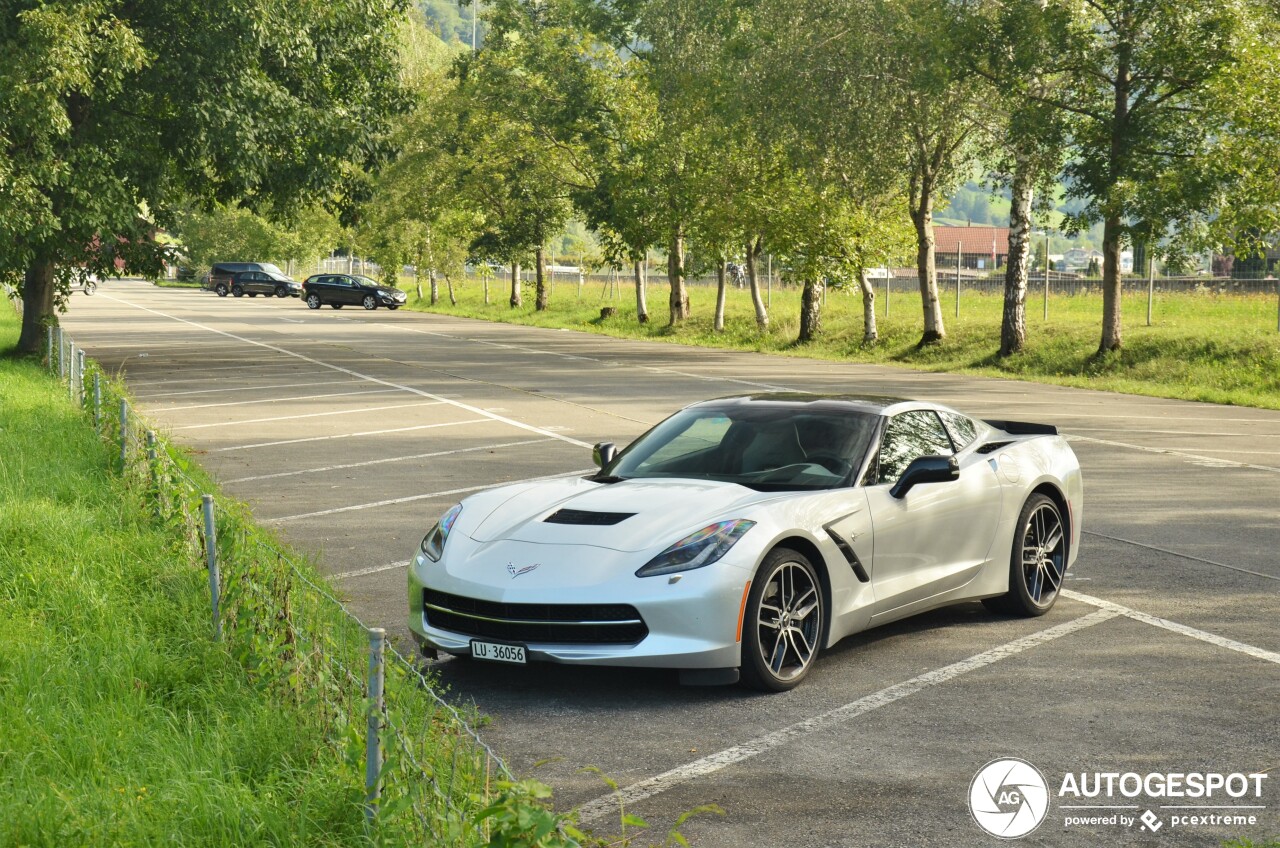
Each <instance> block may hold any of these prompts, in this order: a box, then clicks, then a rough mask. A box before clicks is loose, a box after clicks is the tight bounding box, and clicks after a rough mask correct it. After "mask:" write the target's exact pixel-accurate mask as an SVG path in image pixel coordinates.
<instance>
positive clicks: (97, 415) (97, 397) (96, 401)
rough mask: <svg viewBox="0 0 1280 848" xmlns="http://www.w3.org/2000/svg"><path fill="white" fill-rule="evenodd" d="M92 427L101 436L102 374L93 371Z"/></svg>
mask: <svg viewBox="0 0 1280 848" xmlns="http://www.w3.org/2000/svg"><path fill="white" fill-rule="evenodd" d="M93 429H94V432H96V433H97V434H98V436H99V437H101V436H102V375H101V374H100V373H98V372H97V371H94V372H93Z"/></svg>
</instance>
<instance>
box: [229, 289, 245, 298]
mask: <svg viewBox="0 0 1280 848" xmlns="http://www.w3.org/2000/svg"><path fill="white" fill-rule="evenodd" d="M231 293H232V294H233V295H235V296H236V297H244V289H242V288H240V287H239V286H232V287H231Z"/></svg>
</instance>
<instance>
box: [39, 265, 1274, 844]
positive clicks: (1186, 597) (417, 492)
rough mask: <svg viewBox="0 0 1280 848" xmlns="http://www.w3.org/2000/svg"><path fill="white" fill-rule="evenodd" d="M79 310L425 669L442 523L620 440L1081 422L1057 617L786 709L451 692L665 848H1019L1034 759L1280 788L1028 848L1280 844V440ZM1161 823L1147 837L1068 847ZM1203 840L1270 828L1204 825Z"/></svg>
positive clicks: (503, 329) (574, 693)
mask: <svg viewBox="0 0 1280 848" xmlns="http://www.w3.org/2000/svg"><path fill="white" fill-rule="evenodd" d="M71 307H72V308H71V311H70V312H69V313H68V314H67V315H66V316H65V318H64V326H66V327H67V329H68V331H69V332H70V333H71V334H72V335H73V337H74V338H75V340H76V342H77V343H78V344H80V345H81V346H83V347H84V348H85V350H86V351H87V352H88V354H89V355H90V356H92V357H94V358H96V359H97V360H98V361H100V362H101V363H102V364H103V365H104V366H105V367H106V368H107V369H108V370H110V371H113V372H114V371H119V372H121V373H123V374H124V375H125V376H126V377H127V379H128V382H129V385H130V387H131V390H132V391H133V393H134V394H135V396H136V398H137V400H138V402H139V404H140V406H141V408H142V411H143V412H144V414H145V415H147V416H148V417H149V418H150V419H151V420H152V421H154V422H155V423H156V424H158V425H159V426H160V428H161V429H163V430H165V431H167V432H168V433H169V434H170V436H171V437H172V438H173V439H174V440H176V441H178V442H180V443H183V444H186V445H188V446H190V447H191V448H193V449H195V450H196V451H198V452H199V453H200V458H201V460H202V462H203V463H204V465H205V467H206V468H208V469H209V471H210V472H212V473H213V474H214V475H215V476H216V477H217V478H218V479H219V480H220V481H222V483H223V484H224V486H225V488H226V490H227V491H228V492H229V493H231V494H233V495H235V496H237V497H240V498H243V499H244V500H246V501H247V502H248V503H250V504H251V505H252V507H253V509H254V512H255V514H256V516H257V517H258V519H259V520H260V521H262V522H263V523H265V524H267V525H269V526H272V527H274V528H276V529H277V530H279V532H280V533H281V534H282V535H283V536H284V537H286V538H287V539H289V540H290V541H291V542H292V543H294V544H296V545H297V546H298V547H300V548H302V549H305V550H308V551H310V552H313V553H315V554H316V555H317V556H318V557H319V560H320V562H321V563H322V567H323V568H324V570H325V571H326V572H328V573H329V574H331V575H332V576H333V578H334V581H335V583H336V585H339V586H340V587H341V588H342V589H343V590H344V591H345V592H346V593H347V595H348V596H349V598H350V599H351V604H352V606H353V607H354V608H355V609H356V610H357V611H358V612H359V614H360V615H361V616H362V617H363V618H364V619H365V620H366V621H368V622H370V623H377V624H379V625H382V626H385V627H386V628H388V630H389V631H390V632H391V633H392V634H393V635H394V636H395V637H396V638H398V639H399V640H401V643H402V646H403V647H406V648H407V647H408V640H407V633H408V630H407V628H406V626H405V624H404V618H405V597H404V595H405V591H404V583H405V565H406V563H407V560H408V558H409V556H410V554H411V552H412V551H413V549H414V547H415V546H416V544H417V543H418V541H419V540H420V539H421V537H422V534H423V532H424V531H425V530H426V529H427V528H428V527H429V526H430V525H431V524H432V523H433V522H434V521H435V519H436V518H437V517H438V516H439V515H440V513H442V512H443V511H444V510H446V509H447V508H448V507H449V506H451V505H452V504H454V503H456V502H457V501H458V500H459V499H460V498H461V497H464V496H465V494H466V493H468V492H471V491H477V490H479V489H481V488H485V487H488V486H491V485H496V484H499V483H502V482H507V481H515V480H528V479H533V478H538V477H547V476H554V475H567V474H573V473H584V472H585V471H586V470H587V469H589V468H590V467H591V458H590V445H591V444H593V443H594V442H597V441H614V442H617V443H619V444H625V443H626V442H627V441H629V440H630V439H632V438H634V437H635V436H637V435H639V434H640V433H641V432H643V431H644V430H645V429H647V428H648V426H650V425H651V424H653V423H656V422H657V421H659V420H660V419H662V418H663V417H665V416H666V415H667V414H669V413H671V412H673V411H674V410H676V409H677V408H679V407H680V406H682V405H683V404H686V403H689V402H692V401H695V400H701V399H704V398H708V397H715V396H720V395H726V394H734V393H740V392H750V391H760V390H769V389H784V388H785V389H794V390H802V391H842V392H863V393H875V394H894V395H901V396H905V397H918V398H927V399H932V400H938V401H941V402H943V403H948V404H950V405H953V406H955V407H957V408H959V409H961V410H964V411H967V412H970V413H972V414H975V415H979V416H985V417H993V418H994V417H1000V418H1014V419H1021V420H1030V421H1043V422H1046V423H1054V424H1057V425H1058V427H1059V429H1060V430H1062V431H1063V432H1064V433H1066V434H1068V436H1069V437H1070V438H1071V440H1072V446H1073V448H1074V449H1075V451H1076V452H1077V454H1078V455H1079V457H1080V460H1081V463H1082V466H1083V468H1084V474H1085V525H1084V526H1085V536H1084V541H1083V545H1082V548H1081V551H1080V555H1079V559H1078V562H1077V564H1076V566H1075V569H1074V571H1073V572H1071V573H1070V574H1069V575H1068V580H1067V582H1066V584H1065V586H1066V588H1067V589H1068V591H1067V592H1066V593H1065V596H1064V597H1062V598H1061V599H1060V600H1059V603H1058V605H1057V606H1056V607H1055V608H1054V610H1053V611H1052V612H1051V613H1050V614H1049V615H1047V616H1045V617H1044V618H1041V619H1035V620H1010V619H1002V618H996V617H993V616H992V615H990V614H988V613H987V612H986V611H985V609H984V608H983V607H982V606H981V605H979V604H966V605H960V606H956V607H952V608H949V609H945V610H940V611H936V612H933V613H929V614H926V615H923V616H919V617H917V618H915V619H910V620H907V621H903V622H898V623H895V624H892V625H889V626H886V627H883V628H880V629H877V630H872V631H869V632H866V633H864V634H860V635H858V636H855V637H852V638H849V639H846V640H845V641H844V642H842V643H841V644H840V645H838V646H837V647H836V648H835V649H833V650H831V651H830V652H828V653H827V654H826V655H825V656H824V658H823V659H822V660H820V662H819V664H818V665H817V667H816V668H815V670H814V672H813V674H812V675H811V676H810V678H809V679H808V680H807V681H806V682H805V683H804V685H802V686H801V687H800V688H798V689H797V690H794V691H792V692H789V693H785V694H781V695H759V694H754V693H750V692H747V691H745V690H742V689H738V688H681V687H680V686H678V685H677V683H676V681H675V676H674V674H671V673H668V672H661V671H640V672H637V671H634V670H627V671H622V670H613V669H571V668H564V667H556V666H550V667H548V666H538V667H530V668H512V667H509V666H501V665H487V664H484V663H482V662H476V661H469V660H450V659H446V660H442V661H440V662H438V663H437V664H436V669H437V671H438V673H439V676H440V679H441V680H442V681H443V682H444V683H445V684H446V685H447V686H448V687H449V691H450V694H451V696H452V697H454V698H456V699H458V700H460V701H474V702H475V703H476V704H477V705H478V706H479V708H480V709H481V710H482V711H483V712H485V713H486V714H488V715H489V716H490V717H491V719H492V721H491V723H490V724H489V725H488V726H487V727H486V728H484V730H483V733H484V735H485V737H486V739H487V740H488V741H489V742H491V743H492V744H493V745H494V746H495V747H496V748H497V749H498V750H499V752H500V753H501V754H503V756H504V757H505V758H506V759H507V760H508V762H509V763H510V764H511V766H512V767H513V769H514V770H516V771H517V772H518V773H523V774H527V775H531V776H535V777H538V778H540V779H541V780H543V781H545V782H547V783H549V784H551V785H552V786H553V787H554V789H555V791H556V800H557V803H558V804H559V805H560V806H562V807H570V806H579V805H582V815H583V818H584V821H585V822H586V823H587V824H595V825H598V826H600V827H601V828H602V829H607V827H608V823H609V820H610V816H613V820H614V822H615V823H616V802H611V801H610V799H609V798H608V793H607V792H606V791H605V786H604V785H603V784H602V783H601V781H600V779H599V777H598V776H596V775H595V774H593V773H591V772H589V771H584V769H585V768H587V767H595V768H599V769H600V770H602V771H603V772H604V773H606V774H608V775H610V776H611V777H612V778H613V779H614V780H616V781H617V782H618V783H619V784H620V785H621V787H622V788H623V790H624V792H625V793H626V797H627V799H628V810H629V811H633V812H635V813H637V814H639V815H641V816H643V817H645V818H647V819H648V820H649V821H650V822H652V823H653V824H654V825H655V826H656V827H657V828H659V829H661V830H664V831H665V829H666V828H667V827H669V826H670V825H671V824H672V823H673V822H674V820H675V819H676V817H677V816H678V815H679V814H680V812H681V811H683V810H687V809H690V808H692V807H695V806H698V805H700V804H705V803H714V804H719V805H720V806H721V807H723V808H724V810H725V815H724V816H723V817H699V818H697V819H695V820H693V821H691V822H689V823H688V824H686V825H685V827H684V832H685V834H686V835H687V836H688V837H689V838H690V840H691V841H692V842H693V843H694V844H695V845H702V846H774V845H794V846H837V845H839V846H864V845H875V846H892V845H902V846H922V845H925V846H928V845H948V846H959V845H987V844H997V843H999V842H1000V840H997V839H995V838H993V837H990V836H987V835H986V834H985V833H984V832H983V831H982V830H980V829H979V828H978V826H977V825H976V824H975V822H974V820H973V818H972V817H971V815H970V812H969V808H968V804H967V799H968V793H969V787H970V781H971V780H972V779H973V778H974V775H975V773H976V772H977V771H978V770H979V769H980V768H981V767H982V766H983V765H984V764H986V763H987V762H989V761H991V760H993V759H996V758H1001V757H1018V758H1021V759H1024V760H1026V761H1028V762H1030V763H1032V764H1034V765H1035V766H1036V767H1038V768H1039V770H1040V771H1041V772H1043V773H1044V775H1045V776H1046V777H1047V779H1048V782H1049V784H1050V788H1051V790H1052V792H1053V793H1055V794H1056V793H1057V792H1058V788H1059V783H1060V782H1061V781H1062V780H1063V778H1064V776H1065V775H1066V774H1068V773H1075V774H1079V773H1082V772H1087V773H1092V772H1104V773H1108V772H1117V773H1128V772H1134V773H1138V774H1142V775H1146V774H1149V773H1153V772H1159V773H1165V772H1174V773H1195V772H1221V773H1224V774H1230V773H1243V774H1253V773H1264V772H1268V771H1270V773H1271V776H1270V779H1266V780H1263V781H1262V783H1261V785H1262V794H1261V797H1260V798H1253V799H1246V798H1230V797H1223V796H1221V795H1219V796H1215V797H1214V798H1213V799H1196V800H1192V799H1187V798H1163V799H1158V798H1152V797H1149V796H1145V795H1143V796H1139V797H1134V798H1121V799H1118V800H1111V801H1109V802H1106V801H1104V800H1101V799H1098V798H1087V797H1086V798H1081V799H1079V800H1076V801H1074V802H1073V801H1070V800H1069V799H1065V798H1061V797H1056V798H1054V800H1053V802H1052V803H1051V807H1050V809H1049V812H1048V815H1047V818H1046V819H1045V821H1044V824H1042V825H1041V826H1040V827H1039V829H1037V830H1036V831H1034V832H1033V833H1031V834H1030V835H1028V836H1026V837H1024V838H1023V839H1021V840H1019V841H1020V842H1022V843H1025V844H1029V845H1046V846H1058V845H1068V846H1075V845H1122V844H1123V845H1130V844H1133V845H1163V844H1174V845H1214V844H1219V843H1220V842H1221V841H1222V840H1225V839H1228V838H1234V837H1238V836H1244V837H1249V838H1252V839H1255V840H1258V839H1264V838H1273V837H1277V836H1280V769H1277V766H1280V721H1278V719H1280V627H1278V624H1280V556H1278V554H1277V552H1280V522H1278V521H1277V517H1276V513H1277V508H1278V507H1280V413H1277V412H1271V411H1265V410H1253V409H1241V408H1234V407H1219V406H1213V405H1208V404H1196V403H1186V402H1179V401H1168V400H1158V399H1151V398H1140V397H1132V396H1124V395H1111V394H1105V393H1100V392H1092V391H1087V390H1079V389H1067V388H1059V387H1053V386H1040V385H1035V384H1029V383H1020V382H1014V381H1004V380H992V379H985V378H974V377H959V376H951V375H940V374H925V373H917V372H913V371H907V370H899V369H893V368H884V367H876V366H864V365H856V364H843V363H834V362H811V361H806V360H802V359H793V358H785V357H775V356H764V355H757V354H747V353H730V352H717V351H709V350H699V349H691V348H682V347H677V346H672V345H662V344H650V343H643V342H630V341H620V340H613V339H605V338H601V337H598V336H593V335H588V334H583V333H575V332H567V331H553V330H540V329H534V328H520V327H513V326H504V325H491V324H486V323H482V322H474V321H468V320H464V319H452V318H448V317H442V316H429V315H422V314H415V313H408V312H404V311H399V312H395V313H391V312H387V311H385V310H378V311H376V312H364V311H362V310H355V309H346V310H342V311H341V312H339V311H335V310H329V309H324V310H320V311H309V310H307V309H306V308H305V307H303V305H302V304H301V303H300V302H299V301H297V300H296V299H288V300H273V299H262V298H257V299H253V300H250V299H247V298H246V299H233V298H217V297H215V296H213V295H211V294H209V293H206V292H200V291H195V290H179V289H158V288H155V287H152V286H150V285H148V284H143V283H116V282H112V283H109V284H108V285H104V286H103V287H102V288H101V289H100V290H99V294H98V295H97V296H95V297H93V298H74V299H73V301H72V304H71ZM544 761H545V762H544ZM538 763H541V764H540V765H537V766H536V767H535V764H538ZM1104 803H1108V804H1109V807H1108V809H1106V810H1100V809H1097V808H1098V807H1100V806H1101V805H1102V804H1104ZM1071 806H1079V807H1084V808H1092V809H1086V810H1075V809H1070V807H1071ZM1189 807H1198V808H1204V809H1197V810H1189V809H1187V808H1189ZM1209 807H1221V808H1225V809H1214V810H1210V809H1207V808H1209ZM1118 808H1122V809H1118ZM1148 811H1150V812H1151V813H1152V816H1153V817H1154V823H1148V824H1147V825H1144V824H1143V823H1142V822H1141V820H1138V821H1134V822H1133V823H1132V824H1130V825H1124V824H1122V823H1120V820H1119V819H1117V822H1116V823H1115V824H1112V823H1109V822H1106V821H1103V822H1097V823H1090V824H1071V825H1068V824H1067V819H1068V818H1069V817H1073V816H1077V815H1078V816H1081V817H1087V816H1093V817H1097V818H1101V819H1106V818H1107V817H1108V816H1111V815H1116V816H1120V817H1124V816H1128V817H1130V818H1131V819H1133V818H1137V817H1138V816H1141V815H1142V814H1143V813H1145V812H1148ZM1086 814H1087V816H1086ZM1191 814H1195V815H1202V816H1209V817H1212V816H1220V815H1227V814H1229V815H1241V816H1243V817H1245V818H1247V817H1249V816H1252V817H1253V818H1254V823H1253V824H1248V823H1244V824H1233V825H1223V824H1215V823H1210V824H1203V825H1202V824H1182V823H1179V819H1178V817H1179V816H1182V817H1186V816H1189V815H1191ZM655 841H660V839H655Z"/></svg>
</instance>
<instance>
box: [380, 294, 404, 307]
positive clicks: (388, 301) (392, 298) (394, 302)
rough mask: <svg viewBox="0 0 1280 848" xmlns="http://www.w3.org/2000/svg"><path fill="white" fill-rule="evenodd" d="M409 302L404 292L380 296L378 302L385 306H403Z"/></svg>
mask: <svg viewBox="0 0 1280 848" xmlns="http://www.w3.org/2000/svg"><path fill="white" fill-rule="evenodd" d="M408 300H409V296H408V295H407V294H405V293H404V292H396V293H395V294H380V295H378V302H379V303H381V304H382V305H383V306H403V305H404V304H405V303H407V302H408Z"/></svg>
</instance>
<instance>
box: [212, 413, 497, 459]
mask: <svg viewBox="0 0 1280 848" xmlns="http://www.w3.org/2000/svg"><path fill="white" fill-rule="evenodd" d="M490 421H491V419H488V418H468V419H467V420H465V421H446V422H444V423H443V424H415V425H414V426H412V427H392V428H391V429H389V430H365V431H364V432H363V433H336V434H334V435H331V436H309V437H308V438H305V439H285V440H283V441H279V442H259V443H257V444H255V445H233V446H231V447H229V448H213V449H212V450H210V451H209V453H225V452H226V451H237V450H249V449H250V448H273V447H276V446H277V445H300V444H302V443H303V442H327V441H329V440H330V439H354V438H358V437H359V436H381V435H383V434H385V433H408V432H410V431H411V430H434V429H435V428H437V427H456V426H458V425H459V424H488V423H490Z"/></svg>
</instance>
